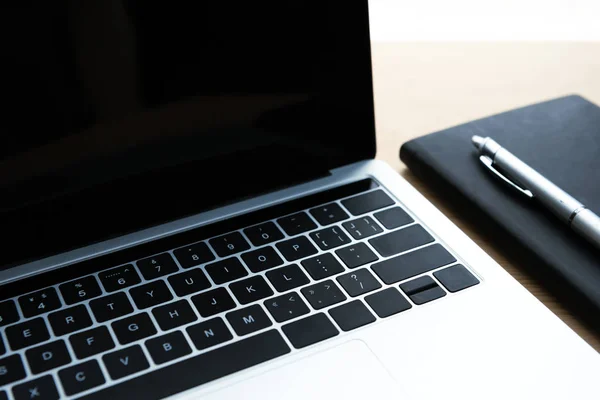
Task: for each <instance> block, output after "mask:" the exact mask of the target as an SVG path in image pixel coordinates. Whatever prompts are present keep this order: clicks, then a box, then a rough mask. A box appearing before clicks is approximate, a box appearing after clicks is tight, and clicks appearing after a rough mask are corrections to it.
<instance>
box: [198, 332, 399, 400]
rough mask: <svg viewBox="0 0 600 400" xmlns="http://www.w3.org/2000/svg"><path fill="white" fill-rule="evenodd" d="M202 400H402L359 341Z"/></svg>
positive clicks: (393, 384) (370, 353) (375, 359)
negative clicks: (321, 399)
mask: <svg viewBox="0 0 600 400" xmlns="http://www.w3.org/2000/svg"><path fill="white" fill-rule="evenodd" d="M202 398H203V399H210V400H224V399H228V400H229V399H247V398H260V399H261V400H282V399H285V400H288V399H294V400H295V399H298V400H300V399H302V400H307V399H320V398H327V399H344V400H355V399H356V400H359V399H360V400H365V399H369V398H371V399H390V398H394V399H406V398H407V397H406V396H402V393H401V391H400V389H399V388H398V386H397V385H396V383H395V381H394V379H393V378H392V377H391V376H390V374H389V373H388V372H387V370H386V369H385V368H384V367H383V366H382V364H381V362H380V361H379V360H378V359H377V357H376V356H375V355H374V354H373V352H372V351H371V350H370V349H369V347H367V345H366V344H365V343H364V342H362V341H360V340H352V341H350V342H347V343H344V344H342V345H340V346H337V347H334V348H333V349H330V350H326V351H324V352H322V353H318V354H315V355H313V356H309V357H307V358H304V359H302V360H298V361H295V362H293V363H291V364H287V365H284V366H283V367H281V368H277V369H274V370H272V371H269V372H267V373H265V374H262V375H259V376H257V377H255V378H251V379H248V380H245V381H243V382H240V383H237V384H234V385H232V386H229V387H226V388H224V389H221V390H219V391H217V392H214V393H211V394H210V395H208V396H206V395H204V396H202Z"/></svg>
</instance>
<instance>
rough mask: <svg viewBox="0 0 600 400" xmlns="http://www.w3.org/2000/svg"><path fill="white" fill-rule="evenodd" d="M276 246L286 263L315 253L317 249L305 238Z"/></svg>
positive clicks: (298, 238)
mask: <svg viewBox="0 0 600 400" xmlns="http://www.w3.org/2000/svg"><path fill="white" fill-rule="evenodd" d="M276 246H277V249H278V250H279V251H280V252H281V254H283V256H284V257H285V259H286V260H288V261H296V260H299V259H301V258H304V257H308V256H312V255H313V254H316V253H317V248H316V247H315V246H314V245H313V244H312V243H311V242H310V240H308V238H307V237H305V236H298V237H295V238H293V239H290V240H285V241H283V242H279V243H277V244H276Z"/></svg>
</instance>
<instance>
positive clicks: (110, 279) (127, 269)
mask: <svg viewBox="0 0 600 400" xmlns="http://www.w3.org/2000/svg"><path fill="white" fill-rule="evenodd" d="M98 276H99V277H100V281H101V282H102V285H103V286H104V289H106V291H107V292H114V291H115V290H119V289H123V288H126V287H129V286H132V285H136V284H138V283H140V282H141V279H140V276H139V275H138V273H137V272H136V271H135V268H134V267H133V265H131V264H127V265H123V266H120V267H117V268H113V269H109V270H107V271H102V272H100V273H99V274H98Z"/></svg>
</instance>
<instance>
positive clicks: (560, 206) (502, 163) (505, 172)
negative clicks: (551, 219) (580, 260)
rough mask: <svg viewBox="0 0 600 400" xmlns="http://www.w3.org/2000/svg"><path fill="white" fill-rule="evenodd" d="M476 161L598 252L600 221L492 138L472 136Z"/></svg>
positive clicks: (596, 216)
mask: <svg viewBox="0 0 600 400" xmlns="http://www.w3.org/2000/svg"><path fill="white" fill-rule="evenodd" d="M471 140H472V142H473V145H474V146H475V148H477V150H478V151H479V154H480V156H479V160H481V162H482V163H483V164H484V165H485V166H486V167H487V168H488V169H489V170H490V171H491V172H492V173H494V174H495V175H496V176H497V177H498V178H500V179H502V180H503V181H504V182H506V183H507V184H509V185H510V186H512V187H513V188H514V189H516V190H518V191H519V192H521V193H522V194H524V195H526V196H527V197H530V198H535V199H537V200H538V201H539V202H540V203H541V204H543V205H544V206H545V207H546V208H548V210H550V211H551V212H552V213H553V214H554V215H556V216H557V217H558V218H559V219H560V220H561V221H562V222H564V223H566V224H567V225H568V226H570V227H571V229H572V230H574V231H575V232H577V233H578V234H579V235H581V236H582V237H584V238H585V239H587V240H588V241H589V242H590V243H592V244H593V245H595V246H596V247H597V248H598V249H600V217H598V215H596V214H594V213H593V212H592V211H591V210H590V209H588V208H586V207H585V206H584V205H583V204H581V203H580V202H579V201H577V200H576V199H574V198H573V197H571V196H570V195H569V194H568V193H567V192H565V191H564V190H562V189H561V188H559V187H558V186H556V185H555V184H553V183H552V182H550V181H549V180H548V179H546V178H545V177H544V176H542V175H541V174H540V173H538V172H537V171H536V170H534V169H533V168H531V167H530V166H529V165H527V164H525V163H524V162H523V161H521V160H520V159H518V158H517V157H516V156H514V155H513V154H512V153H510V152H509V151H508V150H506V149H504V148H503V147H502V146H500V145H499V144H498V143H496V142H495V141H494V140H492V139H491V138H489V137H487V138H483V137H481V136H473V137H472V139H471Z"/></svg>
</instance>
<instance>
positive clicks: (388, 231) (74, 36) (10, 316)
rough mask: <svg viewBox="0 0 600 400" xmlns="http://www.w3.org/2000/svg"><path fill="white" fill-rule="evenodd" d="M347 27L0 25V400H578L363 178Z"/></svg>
mask: <svg viewBox="0 0 600 400" xmlns="http://www.w3.org/2000/svg"><path fill="white" fill-rule="evenodd" d="M367 6H368V5H367V1H363V0H355V1H346V2H337V1H329V0H327V1H325V0H320V1H318V2H317V1H295V2H281V1H261V2H240V3H235V5H233V4H229V3H227V2H193V3H192V2H190V3H187V2H186V3H180V2H148V1H144V2H142V1H98V2H77V1H67V2H22V3H19V4H15V5H10V6H8V5H7V6H4V7H3V12H2V15H3V17H4V18H3V23H2V29H3V30H4V35H3V40H2V43H3V46H2V47H3V53H4V57H3V60H4V61H3V69H4V74H3V75H2V87H3V94H4V97H5V100H6V102H5V105H4V106H3V108H2V111H1V113H2V119H1V121H2V134H1V135H0V137H1V140H2V144H1V145H0V154H1V158H0V159H1V162H0V187H1V193H2V195H1V196H0V210H1V211H0V217H1V218H0V220H1V223H2V231H3V235H2V236H3V240H2V242H3V243H2V251H1V252H0V254H1V259H0V265H1V267H0V334H1V338H0V399H2V400H6V399H13V400H24V399H40V400H41V399H43V400H47V399H58V398H69V399H72V398H78V399H79V398H81V399H94V400H95V399H113V400H117V399H132V398H136V399H137V398H139V399H163V398H171V399H200V398H202V399H210V400H221V399H234V398H257V399H258V398H260V399H298V400H304V399H306V398H316V399H330V398H340V399H365V398H380V399H383V398H385V399H391V398H394V399H440V398H450V399H481V398H499V399H500V398H501V399H506V398H510V399H517V398H524V399H563V398H577V399H592V398H595V399H597V398H598V396H599V394H598V387H597V378H598V376H600V358H599V356H598V354H597V353H596V352H595V351H594V350H593V349H592V348H591V347H590V346H588V345H587V344H586V343H585V342H584V341H583V340H582V339H581V338H579V337H578V336H577V335H576V334H575V333H574V332H572V331H571V330H570V329H569V328H568V327H567V326H566V325H565V324H563V323H562V322H561V321H560V320H559V319H558V318H557V317H556V316H555V315H554V314H552V313H551V312H550V311H549V310H548V309H546V308H545V307H544V306H543V305H542V304H541V303H539V302H538V301H537V300H536V299H535V298H534V297H533V296H532V295H531V294H529V293H528V292H527V291H526V290H525V289H524V288H523V287H522V286H520V285H519V284H518V283H517V282H516V281H515V280H514V279H512V278H511V277H510V276H509V275H508V274H507V273H506V272H505V271H504V270H503V269H502V268H501V267H500V266H499V265H498V264H496V263H495V262H494V261H493V260H492V259H491V258H490V257H489V256H488V255H486V254H485V253H484V252H483V251H482V250H481V249H480V248H479V247H478V246H477V245H476V244H475V243H473V242H472V241H471V240H470V239H469V238H468V237H467V236H466V235H465V234H464V233H463V232H461V231H460V230H459V229H458V228H457V227H456V226H454V225H453V224H452V223H451V222H450V221H449V220H448V219H447V218H446V217H445V216H444V215H442V214H441V213H440V212H439V211H438V210H437V209H436V208H434V207H433V206H432V205H431V204H430V203H429V202H428V201H427V200H426V199H425V198H424V197H423V196H422V195H421V194H420V193H419V192H418V191H416V190H415V189H414V188H413V187H412V186H411V185H410V184H408V183H407V182H406V181H405V180H404V179H402V178H401V177H400V176H399V175H398V174H397V173H396V171H394V170H393V169H392V168H390V167H389V166H388V165H386V164H384V163H382V162H380V161H375V160H374V156H375V154H376V147H375V136H376V131H375V117H374V101H373V90H372V74H371V58H370V40H369V18H368V7H367ZM466 145H469V144H466ZM449 167H451V166H449Z"/></svg>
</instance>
